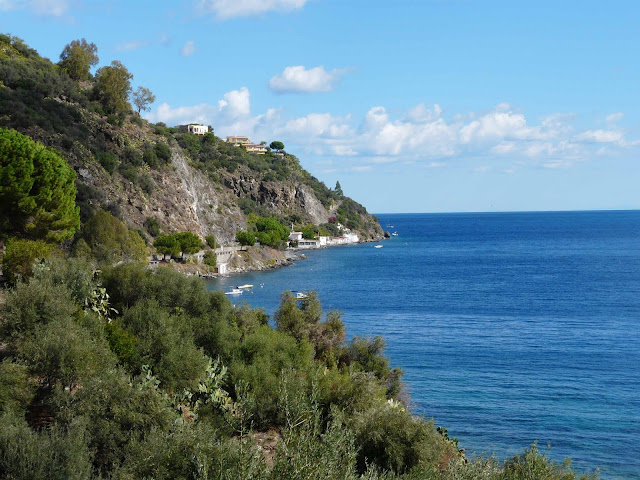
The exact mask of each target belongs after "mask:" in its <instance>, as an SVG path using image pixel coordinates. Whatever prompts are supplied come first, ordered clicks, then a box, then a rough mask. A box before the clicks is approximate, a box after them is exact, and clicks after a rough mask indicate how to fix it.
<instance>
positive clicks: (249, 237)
mask: <svg viewBox="0 0 640 480" xmlns="http://www.w3.org/2000/svg"><path fill="white" fill-rule="evenodd" d="M236 241H238V242H239V243H240V245H243V246H248V247H250V246H253V245H254V244H255V243H256V236H255V235H254V234H253V233H251V232H245V231H244V230H240V231H238V232H237V233H236Z"/></svg>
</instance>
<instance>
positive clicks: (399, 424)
mask: <svg viewBox="0 0 640 480" xmlns="http://www.w3.org/2000/svg"><path fill="white" fill-rule="evenodd" d="M352 428H353V429H354V431H355V445H356V448H357V449H358V460H357V465H358V471H359V472H360V473H364V472H365V471H366V470H367V468H368V466H369V465H373V466H376V467H378V468H379V469H381V470H387V471H391V472H394V473H396V474H404V473H407V472H409V471H411V469H413V468H414V467H416V466H418V465H428V464H431V465H440V464H441V461H442V459H443V458H450V457H451V456H453V455H452V454H451V450H452V448H453V447H452V446H451V445H449V444H448V443H447V442H445V441H444V440H443V438H442V437H441V436H440V435H439V434H438V433H437V432H436V431H435V429H434V427H433V423H431V422H426V421H424V420H423V419H421V418H413V417H412V416H411V414H409V413H408V412H407V411H406V410H405V409H404V408H403V407H402V406H400V405H399V404H396V403H382V404H380V405H379V406H377V407H375V408H372V409H369V410H367V411H366V412H363V413H362V414H360V415H358V416H356V417H355V419H354V421H353V425H352ZM456 453H457V451H456Z"/></svg>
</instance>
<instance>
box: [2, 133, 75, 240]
mask: <svg viewBox="0 0 640 480" xmlns="http://www.w3.org/2000/svg"><path fill="white" fill-rule="evenodd" d="M74 182H75V172H74V171H73V169H72V168H71V167H69V165H68V164H67V161H66V160H65V159H64V158H62V157H61V156H60V154H59V153H58V152H56V151H55V150H53V149H51V148H46V147H44V145H42V144H40V143H37V142H34V141H33V140H31V138H29V137H27V136H25V135H22V134H20V133H18V132H16V131H13V130H6V129H2V128H0V231H2V232H3V235H7V234H11V233H13V234H15V235H19V236H24V237H27V238H31V239H43V240H47V241H50V242H61V241H63V240H66V239H68V238H70V237H71V236H72V235H73V233H74V232H75V230H76V229H77V228H78V227H79V226H80V217H79V210H78V207H76V204H75V199H76V187H75V183H74Z"/></svg>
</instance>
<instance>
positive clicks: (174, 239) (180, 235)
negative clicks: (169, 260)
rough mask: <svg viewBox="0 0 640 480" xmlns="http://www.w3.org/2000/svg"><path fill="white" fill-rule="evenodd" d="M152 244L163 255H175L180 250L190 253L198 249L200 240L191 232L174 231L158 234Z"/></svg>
mask: <svg viewBox="0 0 640 480" xmlns="http://www.w3.org/2000/svg"><path fill="white" fill-rule="evenodd" d="M153 246H154V247H155V249H156V250H157V251H158V252H159V253H161V254H163V255H171V256H172V257H177V256H178V255H180V252H182V253H183V254H187V255H191V254H193V253H196V252H198V251H200V249H201V248H202V240H200V237H198V236H197V235H196V234H195V233H192V232H176V233H172V234H171V235H160V236H159V237H158V238H156V241H155V242H153Z"/></svg>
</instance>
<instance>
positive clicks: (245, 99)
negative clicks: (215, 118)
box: [218, 87, 251, 118]
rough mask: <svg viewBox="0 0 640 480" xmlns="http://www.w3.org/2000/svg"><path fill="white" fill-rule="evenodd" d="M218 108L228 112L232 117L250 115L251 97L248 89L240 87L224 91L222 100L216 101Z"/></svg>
mask: <svg viewBox="0 0 640 480" xmlns="http://www.w3.org/2000/svg"><path fill="white" fill-rule="evenodd" d="M218 110H219V111H221V112H227V113H229V115H230V116H231V117H232V118H238V117H242V116H248V115H250V114H251V99H250V95H249V89H248V88H247V87H242V88H241V89H240V90H231V91H230V92H227V93H225V94H224V100H219V101H218Z"/></svg>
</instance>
